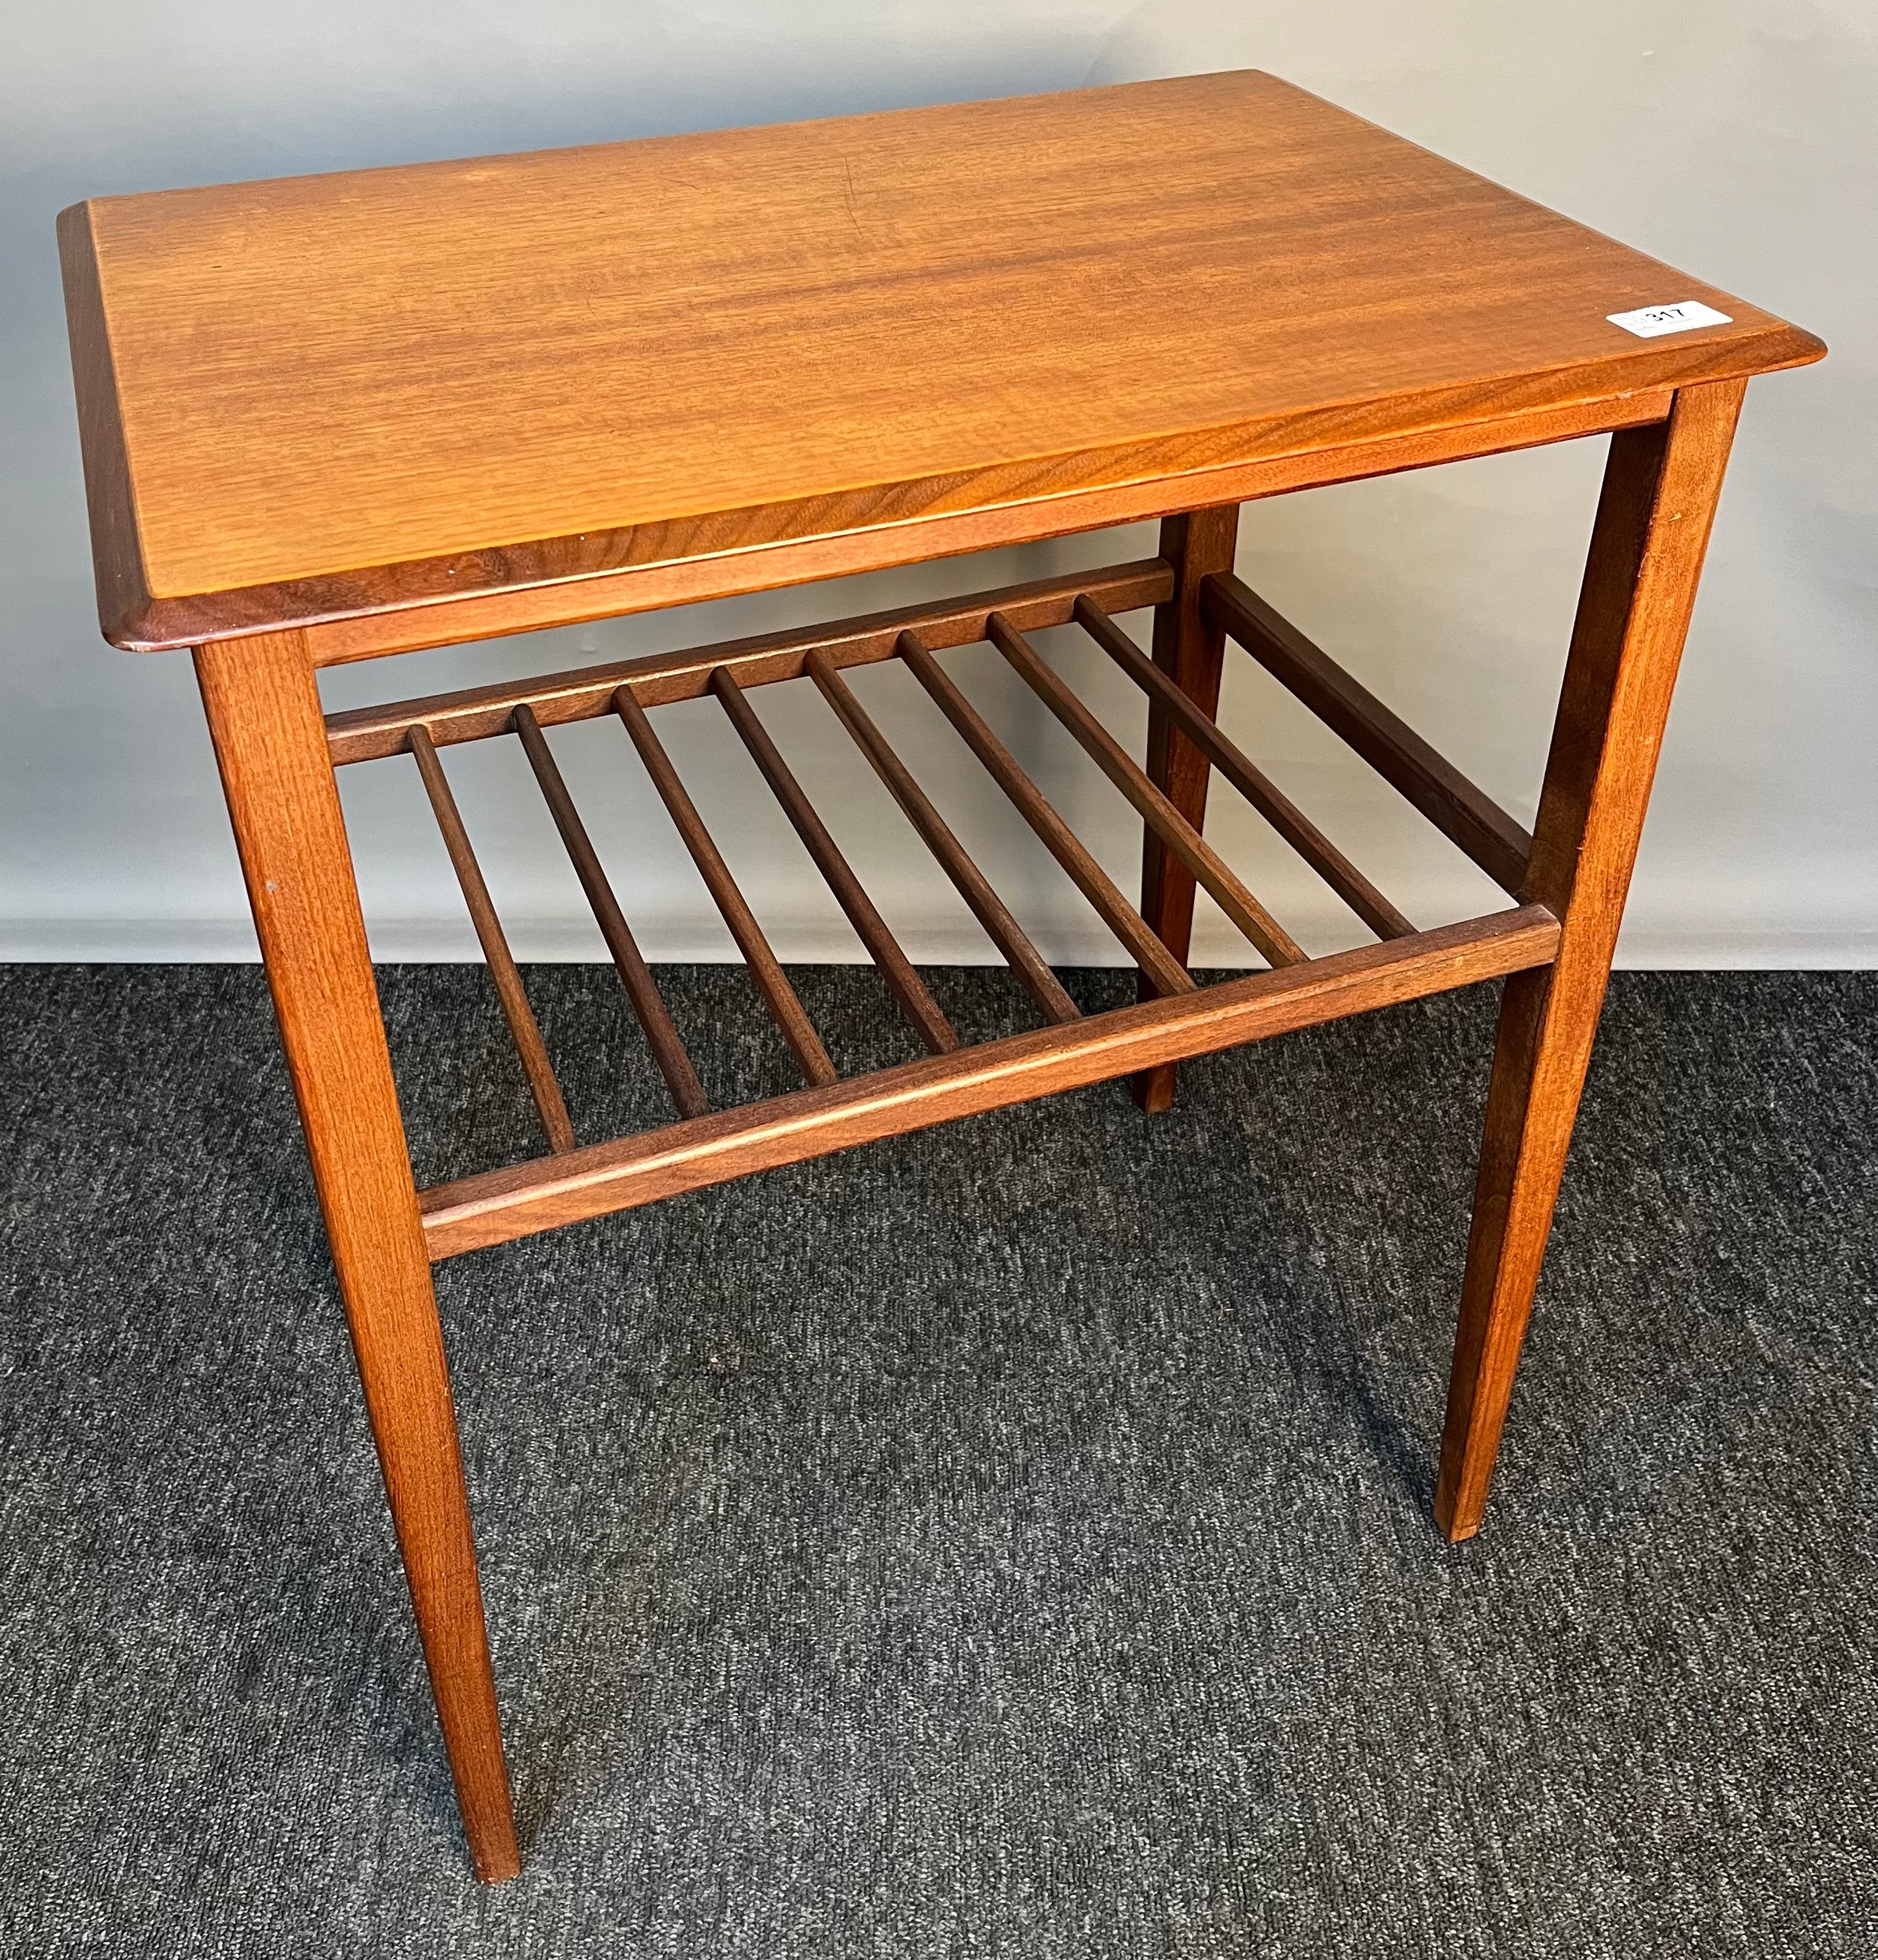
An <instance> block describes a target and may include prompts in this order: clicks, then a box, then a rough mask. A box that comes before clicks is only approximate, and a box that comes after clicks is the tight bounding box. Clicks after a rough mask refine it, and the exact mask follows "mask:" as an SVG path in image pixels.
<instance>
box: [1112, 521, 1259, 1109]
mask: <svg viewBox="0 0 1878 1960" xmlns="http://www.w3.org/2000/svg"><path fill="white" fill-rule="evenodd" d="M1238 538H1239V506H1238V505H1237V504H1222V505H1220V506H1218V508H1214V509H1212V510H1207V511H1188V512H1186V514H1183V515H1182V516H1179V517H1169V518H1167V519H1166V520H1164V521H1163V523H1162V525H1161V527H1160V555H1161V556H1162V557H1163V558H1165V559H1166V560H1167V562H1168V563H1169V564H1170V565H1172V566H1173V574H1174V589H1173V597H1171V598H1170V600H1168V601H1167V603H1166V604H1165V605H1163V606H1156V607H1155V608H1154V664H1155V665H1156V666H1157V667H1159V668H1160V670H1162V672H1163V673H1166V674H1167V675H1168V676H1170V678H1171V679H1173V681H1174V682H1175V683H1176V684H1177V685H1178V686H1179V687H1181V688H1182V689H1184V690H1185V692H1186V693H1187V695H1189V697H1190V698H1192V701H1193V702H1194V704H1195V706H1197V707H1198V709H1199V710H1200V712H1201V713H1202V714H1205V715H1206V716H1207V717H1208V718H1214V717H1217V715H1218V712H1219V691H1220V671H1221V666H1222V664H1223V663H1224V659H1225V655H1226V635H1225V630H1224V628H1222V627H1219V626H1215V625H1213V624H1212V623H1211V622H1210V621H1208V619H1206V617H1205V616H1204V615H1203V614H1202V612H1201V610H1200V581H1201V580H1202V579H1203V578H1205V577H1206V575H1207V574H1208V572H1214V571H1231V570H1232V568H1233V550H1234V548H1235V546H1237V543H1238ZM1208 766H1209V765H1208V762H1207V759H1206V757H1205V755H1204V754H1203V753H1202V752H1201V750H1199V749H1197V748H1196V747H1195V746H1194V745H1193V743H1192V742H1190V741H1189V740H1188V739H1187V738H1186V736H1185V735H1184V734H1183V733H1181V731H1180V730H1179V729H1178V728H1176V727H1175V726H1174V725H1173V723H1172V722H1171V721H1170V720H1169V719H1168V718H1167V714H1166V713H1165V712H1164V711H1163V710H1162V709H1161V708H1160V707H1159V706H1158V705H1154V704H1151V705H1150V706H1149V708H1148V711H1147V773H1148V775H1149V776H1150V777H1151V778H1152V779H1153V781H1154V785H1155V787H1156V788H1157V789H1159V790H1160V791H1161V792H1162V794H1163V795H1164V796H1165V797H1167V800H1168V801H1169V802H1170V803H1172V804H1173V807H1175V809H1176V810H1179V813H1180V814H1181V815H1182V816H1184V817H1185V818H1186V819H1187V821H1188V822H1189V823H1190V824H1192V826H1193V827H1194V829H1195V830H1199V829H1204V827H1205V821H1206V784H1207V776H1208ZM1193 893H1194V885H1193V873H1192V872H1191V871H1189V870H1188V869H1187V867H1186V865H1184V864H1182V863H1181V862H1180V861H1179V858H1176V857H1175V856H1174V855H1173V853H1172V852H1171V851H1169V850H1167V848H1165V847H1164V846H1163V845H1162V843H1161V842H1160V838H1157V836H1156V835H1154V832H1153V831H1151V830H1149V831H1147V832H1146V834H1145V836H1144V841H1143V846H1142V852H1141V916H1142V918H1144V919H1145V920H1147V924H1148V927H1149V929H1150V930H1151V931H1152V932H1153V933H1154V936H1155V937H1156V938H1157V939H1158V940H1160V943H1162V945H1163V946H1164V947H1167V950H1168V951H1169V952H1170V953H1172V954H1173V956H1174V957H1175V959H1177V960H1179V963H1181V965H1182V966H1185V965H1186V963H1187V951H1188V948H1189V946H1190V945H1191V944H1192V939H1193ZM1138 991H1139V993H1140V997H1141V999H1143V1000H1144V1001H1149V1000H1153V999H1155V998H1157V994H1158V989H1157V988H1156V987H1155V986H1154V983H1153V982H1152V981H1151V980H1150V979H1149V978H1148V977H1147V975H1146V974H1143V975H1141V978H1140V981H1139V983H1138ZM1174 1078H1175V1064H1173V1063H1172V1062H1168V1063H1166V1064H1163V1066H1162V1067H1160V1068H1150V1069H1144V1070H1143V1071H1142V1072H1141V1074H1139V1075H1138V1076H1136V1077H1135V1078H1134V1085H1133V1086H1134V1091H1135V1101H1136V1102H1137V1103H1139V1104H1140V1105H1141V1108H1142V1109H1144V1110H1145V1111H1146V1112H1147V1114H1148V1115H1151V1116H1154V1115H1160V1112H1162V1111H1163V1110H1164V1109H1167V1108H1168V1107H1169V1106H1170V1105H1171V1104H1172V1103H1173V1097H1174Z"/></svg>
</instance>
